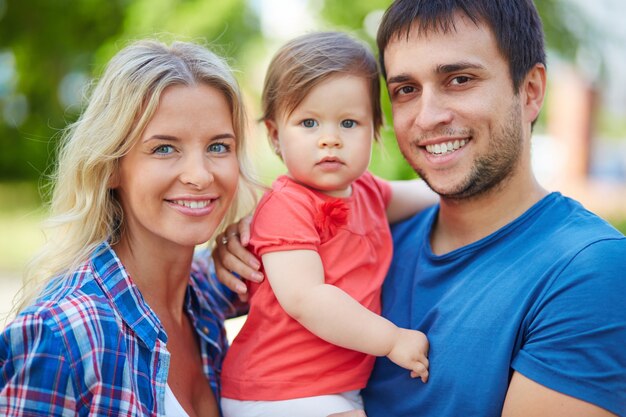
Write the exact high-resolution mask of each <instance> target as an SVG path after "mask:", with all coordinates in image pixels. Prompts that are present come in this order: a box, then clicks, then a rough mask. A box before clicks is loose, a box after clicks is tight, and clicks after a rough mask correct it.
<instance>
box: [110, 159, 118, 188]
mask: <svg viewBox="0 0 626 417" xmlns="http://www.w3.org/2000/svg"><path fill="white" fill-rule="evenodd" d="M119 186H120V167H119V163H117V162H115V165H114V166H113V172H112V173H111V175H110V176H109V180H108V181H107V188H108V189H109V190H115V189H116V188H117V187H119Z"/></svg>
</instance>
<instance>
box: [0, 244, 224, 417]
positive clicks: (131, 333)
mask: <svg viewBox="0 0 626 417" xmlns="http://www.w3.org/2000/svg"><path fill="white" fill-rule="evenodd" d="M229 297H232V294H231V293H230V292H229V291H228V290H227V289H226V288H225V287H223V286H221V285H220V284H218V283H217V282H216V279H215V274H214V272H213V266H212V264H211V263H210V261H209V257H208V255H204V256H201V257H196V261H195V262H194V266H193V268H192V273H191V279H190V281H189V287H188V289H187V294H186V298H185V308H186V310H187V312H188V313H189V316H190V317H191V320H192V323H193V325H194V327H195V329H196V331H197V334H198V340H199V342H200V350H201V353H202V362H203V370H204V373H205V375H206V377H207V379H208V380H209V382H210V384H211V387H212V389H213V391H214V394H215V397H216V398H217V399H218V403H219V398H220V396H219V391H220V390H219V384H218V381H219V374H220V371H221V366H222V359H223V357H224V354H225V351H226V347H227V340H226V334H225V330H224V326H223V322H224V318H225V314H226V313H227V312H228V311H229V310H230V311H232V309H231V306H230V304H229V303H228V301H227V300H228V298H229ZM166 342H167V335H166V334H165V331H164V329H163V326H162V325H161V323H160V322H159V319H158V318H157V316H156V315H155V313H154V312H153V311H152V310H151V309H150V307H148V305H147V304H146V302H145V301H144V299H143V297H142V296H141V294H140V293H139V291H138V289H137V287H136V286H135V285H134V284H133V282H132V281H131V279H130V278H129V276H128V275H127V273H126V271H125V269H124V267H123V266H122V264H121V263H120V261H119V259H118V258H117V256H116V255H115V252H114V251H113V250H112V249H111V247H110V246H109V244H108V243H103V244H102V245H101V246H99V247H98V249H97V250H96V251H95V252H94V254H93V256H92V258H91V259H90V260H89V261H87V262H85V263H84V264H83V265H82V266H81V267H80V268H79V269H78V270H77V271H76V272H74V273H73V274H72V275H71V276H70V277H69V278H65V279H64V280H63V281H62V283H61V285H59V286H58V288H56V289H54V290H53V291H52V292H50V294H47V295H45V296H43V297H41V298H40V299H39V300H37V302H36V303H35V304H33V305H31V306H30V307H28V308H26V309H25V310H24V311H22V312H21V313H20V314H19V315H18V316H17V317H16V318H15V320H13V321H12V322H11V323H10V324H9V325H8V326H7V327H6V328H5V329H4V330H3V332H2V334H1V336H0V415H2V416H21V417H29V416H115V417H117V416H133V417H134V416H162V415H163V413H164V396H165V386H166V382H167V375H168V370H169V363H170V354H169V353H168V351H167V349H166V345H165V344H166Z"/></svg>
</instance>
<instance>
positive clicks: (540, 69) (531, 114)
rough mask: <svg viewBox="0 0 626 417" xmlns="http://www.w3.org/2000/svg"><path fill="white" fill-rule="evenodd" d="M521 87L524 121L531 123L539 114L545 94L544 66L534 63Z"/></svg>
mask: <svg viewBox="0 0 626 417" xmlns="http://www.w3.org/2000/svg"><path fill="white" fill-rule="evenodd" d="M521 89H522V91H521V92H522V99H523V102H522V108H523V112H524V121H525V122H526V123H532V122H534V121H535V120H536V119H537V117H538V116H539V112H540V111H541V107H542V106H543V100H544V99H545V95H546V67H545V66H544V65H543V64H536V65H535V66H534V67H533V68H532V69H531V70H530V71H529V72H528V74H527V75H526V78H525V79H524V84H523V85H522V87H521Z"/></svg>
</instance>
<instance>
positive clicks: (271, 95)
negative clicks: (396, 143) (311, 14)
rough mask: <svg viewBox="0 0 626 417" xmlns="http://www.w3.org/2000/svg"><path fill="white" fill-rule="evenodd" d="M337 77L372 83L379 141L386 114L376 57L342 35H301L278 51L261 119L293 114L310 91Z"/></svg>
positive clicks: (265, 92) (269, 69) (266, 90)
mask: <svg viewBox="0 0 626 417" xmlns="http://www.w3.org/2000/svg"><path fill="white" fill-rule="evenodd" d="M334 75H354V76H358V77H364V78H365V79H367V80H368V81H369V85H370V100H371V103H372V117H373V125H374V135H375V137H376V139H378V135H379V131H380V127H381V126H382V123H383V115H382V111H381V108H380V79H379V77H380V75H379V70H378V64H377V61H376V58H375V57H374V55H373V54H372V52H371V51H370V49H369V48H368V47H367V46H366V45H365V44H363V43H361V42H360V41H357V40H356V39H354V38H352V37H351V36H349V35H347V34H346V33H342V32H315V33H310V34H306V35H302V36H299V37H297V38H295V39H293V40H291V41H289V42H287V43H286V44H285V45H283V47H282V48H280V49H279V50H278V52H277V53H276V55H274V58H272V61H271V62H270V65H269V68H268V70H267V75H266V76H265V84H264V86H263V95H262V106H263V116H262V117H261V119H262V120H276V119H277V117H278V116H280V115H281V114H284V115H289V114H291V113H292V112H293V111H294V110H295V109H296V108H297V107H298V105H299V104H300V103H301V102H302V100H304V99H305V97H306V96H307V94H309V93H310V92H311V90H312V89H313V88H314V87H315V86H317V85H318V84H320V83H321V82H323V81H325V80H327V79H328V78H330V77H332V76H334Z"/></svg>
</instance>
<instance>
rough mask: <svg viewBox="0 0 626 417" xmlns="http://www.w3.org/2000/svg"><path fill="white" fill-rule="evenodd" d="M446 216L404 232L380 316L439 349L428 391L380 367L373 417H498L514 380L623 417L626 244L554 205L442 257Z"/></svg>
mask: <svg viewBox="0 0 626 417" xmlns="http://www.w3.org/2000/svg"><path fill="white" fill-rule="evenodd" d="M437 213H438V207H437V206H435V207H432V208H430V209H428V210H426V211H424V212H422V213H420V214H418V215H416V216H414V217H413V218H411V219H409V220H407V221H404V222H402V223H399V224H397V225H395V227H394V228H393V229H392V232H393V236H394V258H393V262H392V265H391V268H390V270H389V273H388V276H387V279H386V281H385V283H384V285H383V316H385V317H387V318H388V319H390V320H391V321H393V322H394V323H396V324H397V325H398V326H400V327H406V328H411V329H418V330H421V331H423V332H425V333H426V334H427V335H428V338H429V340H430V344H431V345H430V353H429V360H430V379H429V381H428V383H427V384H423V383H422V382H420V380H419V379H411V378H410V377H409V372H408V371H406V370H405V369H402V368H400V367H399V366H397V365H395V364H393V363H392V362H391V361H389V360H388V359H387V358H384V357H383V358H378V359H377V361H376V365H375V367H374V371H373V373H372V375H371V377H370V381H369V383H368V386H367V388H366V389H365V390H364V391H363V397H364V401H365V411H366V413H367V415H368V417H383V416H384V417H390V416H393V417H401V416H423V417H428V416H433V417H435V416H436V417H458V416H481V417H488V416H500V415H501V411H502V405H503V403H504V398H505V395H506V392H507V388H508V384H509V381H510V378H511V376H512V374H513V372H514V371H518V372H520V373H521V374H523V375H525V376H526V377H528V378H530V379H532V380H534V381H536V382H538V383H539V384H541V385H544V386H547V387H549V388H552V389H554V390H556V391H559V392H562V393H564V394H567V395H570V396H573V397H576V398H580V399H582V400H584V401H587V402H590V403H593V404H596V405H598V406H600V407H603V408H605V409H607V410H609V411H611V412H613V413H616V414H618V415H620V416H626V237H624V235H622V234H621V233H619V232H618V231H617V230H615V229H614V228H612V227H611V226H610V225H609V224H607V223H606V222H605V221H603V220H602V219H600V218H599V217H597V216H596V215H594V214H593V213H590V212H589V211H587V210H585V209H584V208H583V207H582V206H581V205H580V204H579V203H577V202H575V201H573V200H571V199H569V198H566V197H563V196H562V195H561V194H559V193H552V194H550V195H548V196H546V197H545V198H544V199H542V200H541V201H539V202H538V203H537V204H535V205H534V206H533V207H531V208H530V209H529V210H528V211H527V212H526V213H524V214H523V215H522V216H520V217H519V218H517V219H516V220H514V221H513V222H512V223H510V224H508V225H507V226H505V227H503V228H501V229H500V230H498V231H496V232H495V233H493V234H491V235H489V236H487V237H485V238H483V239H481V240H479V241H477V242H475V243H472V244H470V245H467V246H465V247H462V248H459V249H456V250H454V251H452V252H450V253H447V254H445V255H441V256H437V255H435V254H433V252H432V250H431V246H430V241H429V235H430V231H431V228H432V225H433V222H434V220H435V219H436V217H437Z"/></svg>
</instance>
